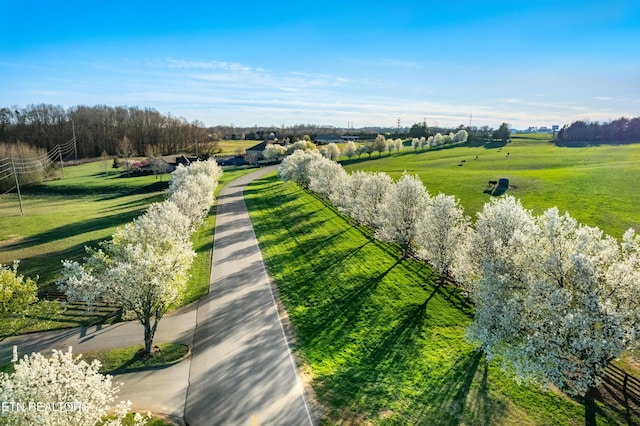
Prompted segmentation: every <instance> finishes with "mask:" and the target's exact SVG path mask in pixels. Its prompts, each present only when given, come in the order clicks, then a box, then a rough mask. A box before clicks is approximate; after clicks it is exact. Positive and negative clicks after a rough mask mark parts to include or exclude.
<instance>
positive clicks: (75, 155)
mask: <svg viewBox="0 0 640 426" xmlns="http://www.w3.org/2000/svg"><path fill="white" fill-rule="evenodd" d="M71 131H72V132H73V155H74V157H75V159H76V161H77V160H78V147H77V142H76V125H75V124H74V122H73V118H72V119H71ZM62 177H64V172H62Z"/></svg>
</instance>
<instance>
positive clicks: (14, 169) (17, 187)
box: [9, 157, 24, 216]
mask: <svg viewBox="0 0 640 426" xmlns="http://www.w3.org/2000/svg"><path fill="white" fill-rule="evenodd" d="M9 159H10V160H11V168H12V169H13V177H14V178H15V179H16V189H17V190H18V203H20V216H22V215H23V214H24V212H23V210H22V195H20V182H18V173H16V165H15V164H13V158H12V157H9Z"/></svg>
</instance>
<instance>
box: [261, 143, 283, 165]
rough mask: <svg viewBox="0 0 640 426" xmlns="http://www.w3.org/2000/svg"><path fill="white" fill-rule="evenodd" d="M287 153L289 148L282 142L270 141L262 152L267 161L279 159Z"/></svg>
mask: <svg viewBox="0 0 640 426" xmlns="http://www.w3.org/2000/svg"><path fill="white" fill-rule="evenodd" d="M286 154H287V148H285V147H284V146H282V145H280V144H272V143H268V144H267V146H266V147H265V148H264V151H263V152H262V156H263V157H264V159H265V160H267V161H278V160H280V159H281V158H282V157H284V156H285V155H286Z"/></svg>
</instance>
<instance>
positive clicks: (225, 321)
mask: <svg viewBox="0 0 640 426" xmlns="http://www.w3.org/2000/svg"><path fill="white" fill-rule="evenodd" d="M274 169H275V168H274V167H268V168H264V169H260V170H258V171H257V172H255V173H252V174H249V175H246V176H243V177H241V178H239V179H237V180H235V181H233V182H231V183H229V184H227V186H225V188H223V190H222V191H221V192H220V194H219V197H218V210H217V217H216V230H215V237H214V241H215V242H214V247H213V259H212V260H213V262H212V269H211V285H210V293H209V294H208V295H207V296H205V297H204V298H203V299H201V300H200V301H199V302H198V303H194V304H191V305H189V306H186V307H184V308H181V309H180V310H178V311H176V312H174V313H172V314H171V315H169V316H166V317H165V318H163V319H162V320H161V321H160V324H159V326H158V330H157V332H156V336H155V339H154V340H155V341H157V342H162V341H164V342H167V341H173V342H182V343H186V344H189V345H190V346H191V348H192V356H191V357H190V358H188V359H186V360H185V361H183V362H180V363H178V364H176V365H174V366H172V367H169V368H164V369H160V370H150V371H144V372H136V373H127V374H121V375H117V376H116V377H115V378H114V381H115V382H121V383H123V385H122V386H121V391H120V393H119V394H118V399H119V400H130V401H132V403H133V405H132V409H133V410H140V411H146V410H149V411H152V412H155V413H161V414H164V415H168V416H169V417H172V418H174V419H176V420H179V421H184V422H185V423H186V424H187V425H190V426H213V425H252V426H253V425H310V424H313V420H312V416H311V414H310V411H309V407H308V405H307V402H306V400H305V398H304V393H303V387H302V384H301V382H300V380H299V377H298V373H297V369H296V366H295V362H294V360H293V357H292V354H291V351H290V349H289V346H288V344H287V340H286V336H285V333H284V329H283V327H282V323H281V322H280V318H279V316H278V312H277V308H276V303H275V297H274V294H273V293H272V290H271V287H270V284H269V279H268V276H267V273H266V269H265V266H264V262H263V260H262V255H261V253H260V249H259V247H258V242H257V240H256V238H255V234H254V231H253V227H252V225H251V221H250V219H249V215H248V212H247V209H246V205H245V203H244V199H243V190H244V187H245V185H246V184H247V183H249V182H250V181H252V180H253V179H256V178H258V177H260V176H262V175H264V174H266V173H268V172H270V171H273V170H274ZM142 334H143V332H142V326H141V325H140V324H138V323H137V322H130V323H119V324H115V325H109V326H95V327H84V328H80V329H78V328H76V329H67V330H55V331H50V332H41V333H32V334H28V335H22V336H16V337H13V338H9V339H5V340H4V341H2V342H0V360H3V361H4V360H8V359H10V358H11V351H12V347H13V345H17V346H18V348H19V351H20V353H21V354H24V353H31V352H41V353H50V352H51V350H52V349H63V350H66V349H67V348H68V347H69V346H72V347H73V351H74V353H81V352H86V351H90V350H95V349H107V348H111V347H123V346H131V345H136V344H140V343H141V340H142Z"/></svg>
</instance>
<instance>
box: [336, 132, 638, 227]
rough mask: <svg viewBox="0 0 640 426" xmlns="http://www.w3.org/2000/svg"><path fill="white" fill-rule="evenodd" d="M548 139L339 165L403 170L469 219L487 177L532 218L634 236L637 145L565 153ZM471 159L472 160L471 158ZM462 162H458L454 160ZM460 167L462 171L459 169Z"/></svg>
mask: <svg viewBox="0 0 640 426" xmlns="http://www.w3.org/2000/svg"><path fill="white" fill-rule="evenodd" d="M549 139H550V136H549V135H514V137H513V141H512V142H510V143H508V144H507V145H505V146H503V147H494V148H484V147H455V148H449V149H440V150H433V151H429V150H427V151H424V152H421V151H420V150H419V149H418V151H417V152H414V150H413V149H412V148H405V149H404V150H403V151H401V152H400V153H399V154H392V155H391V156H387V154H383V155H382V156H381V157H380V158H378V154H377V153H376V154H373V155H372V159H371V160H366V158H365V157H366V156H363V157H362V161H359V160H357V159H356V160H351V161H348V160H346V161H344V162H343V165H344V166H345V169H346V170H347V171H353V170H367V171H384V172H386V173H388V174H389V175H391V176H392V177H393V178H394V179H397V178H398V177H399V176H400V175H401V174H402V173H403V171H405V170H406V171H407V172H408V173H410V174H417V175H419V176H420V178H421V179H422V181H423V182H424V184H425V186H426V187H427V189H428V190H429V192H430V193H431V194H432V195H435V194H438V193H439V192H443V193H445V194H449V195H455V196H456V197H458V198H459V199H460V202H461V204H462V205H463V207H464V208H465V211H466V213H467V214H468V215H469V216H471V217H472V218H474V219H475V213H476V212H477V211H480V210H482V206H483V205H484V203H486V202H487V201H489V199H490V198H491V196H490V195H488V194H485V193H483V191H484V190H485V189H486V188H487V183H488V181H490V180H498V179H500V178H508V179H509V182H510V185H511V188H510V189H509V190H508V191H507V194H511V195H513V196H515V197H517V198H519V199H520V200H521V201H522V204H523V205H524V207H525V208H529V209H533V211H534V213H541V212H542V211H544V210H546V209H548V208H550V207H553V206H557V207H558V208H559V209H560V211H561V212H564V211H568V212H569V213H570V214H571V216H573V217H574V218H576V219H578V220H579V221H580V222H581V223H584V224H585V225H591V226H598V227H600V228H601V229H603V230H604V231H605V232H606V233H608V234H610V235H613V236H615V237H617V238H620V237H621V236H622V234H624V232H625V231H626V230H627V229H628V228H630V227H633V228H635V229H636V231H640V211H638V209H637V206H638V205H639V204H640V191H638V190H637V187H636V182H638V181H640V144H633V145H617V146H606V145H602V146H591V147H585V148H565V147H558V146H555V145H554V144H553V143H551V142H550V140H549ZM476 156H477V159H476ZM463 160H464V162H462V161H463ZM459 164H462V166H459Z"/></svg>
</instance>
